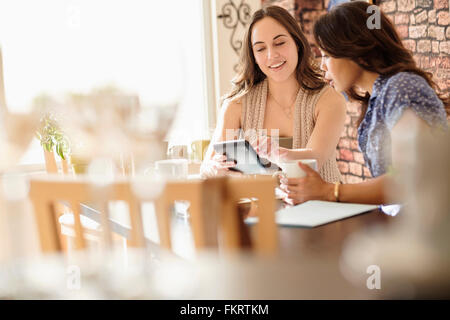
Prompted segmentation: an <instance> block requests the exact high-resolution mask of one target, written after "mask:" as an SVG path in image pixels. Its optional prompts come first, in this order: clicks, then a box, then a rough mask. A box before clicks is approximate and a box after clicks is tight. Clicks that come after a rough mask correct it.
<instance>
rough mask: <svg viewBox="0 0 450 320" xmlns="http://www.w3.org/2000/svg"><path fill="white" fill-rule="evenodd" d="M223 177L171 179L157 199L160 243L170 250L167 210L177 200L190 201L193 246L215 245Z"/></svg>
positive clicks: (198, 247) (223, 186) (221, 201)
mask: <svg viewBox="0 0 450 320" xmlns="http://www.w3.org/2000/svg"><path fill="white" fill-rule="evenodd" d="M225 182H226V177H217V178H211V179H206V180H203V179H195V180H185V181H172V182H168V183H166V186H165V189H164V192H163V193H162V195H161V196H160V197H159V198H158V199H157V200H156V213H157V215H158V224H159V226H158V227H159V230H160V239H161V245H162V246H163V247H164V248H166V249H171V247H172V243H171V234H170V217H171V215H170V212H171V208H172V205H173V204H174V202H175V201H177V200H186V201H189V203H190V206H189V214H190V220H191V227H192V234H193V238H194V245H195V248H196V249H206V248H211V247H217V224H218V216H219V214H220V212H221V210H222V209H223V203H224V193H225V190H224V188H225ZM161 231H163V232H161Z"/></svg>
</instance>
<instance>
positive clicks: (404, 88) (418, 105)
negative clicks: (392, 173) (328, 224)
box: [358, 72, 447, 177]
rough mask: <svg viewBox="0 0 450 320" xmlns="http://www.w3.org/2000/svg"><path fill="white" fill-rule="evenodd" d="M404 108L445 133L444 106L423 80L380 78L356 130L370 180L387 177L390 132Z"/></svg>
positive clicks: (403, 76) (398, 76)
mask: <svg viewBox="0 0 450 320" xmlns="http://www.w3.org/2000/svg"><path fill="white" fill-rule="evenodd" d="M405 108H411V110H413V111H414V112H415V113H416V115H417V116H419V117H420V118H422V119H423V120H424V121H426V122H427V123H428V124H429V125H430V126H433V127H436V126H441V127H443V128H445V129H447V118H446V113H445V109H444V105H443V103H442V101H441V100H440V99H439V98H438V96H437V95H436V93H435V92H434V90H433V89H432V88H431V87H430V86H429V85H428V83H427V82H426V80H425V79H424V78H422V77H421V76H419V75H417V74H415V73H411V72H400V73H397V74H395V75H393V76H391V77H386V76H379V77H378V78H377V79H376V80H375V83H374V84H373V89H372V95H371V96H370V100H369V104H368V107H367V111H366V115H365V116H364V119H363V121H362V122H361V124H360V126H359V128H358V142H359V148H360V149H361V151H362V153H363V155H364V160H365V162H366V165H367V166H368V167H369V170H370V172H371V174H372V176H373V177H378V176H380V175H382V174H384V173H386V172H387V170H388V168H389V166H390V165H391V163H392V155H391V130H392V128H393V127H394V126H395V124H396V123H397V121H398V120H399V119H400V117H401V115H402V113H403V111H404V110H405Z"/></svg>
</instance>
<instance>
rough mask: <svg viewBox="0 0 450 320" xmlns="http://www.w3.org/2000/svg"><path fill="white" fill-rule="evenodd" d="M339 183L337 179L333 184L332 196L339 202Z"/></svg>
mask: <svg viewBox="0 0 450 320" xmlns="http://www.w3.org/2000/svg"><path fill="white" fill-rule="evenodd" d="M340 184H341V183H340V182H339V181H338V182H336V183H335V184H334V198H335V199H336V202H339V185H340Z"/></svg>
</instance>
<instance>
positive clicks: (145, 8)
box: [0, 0, 215, 163]
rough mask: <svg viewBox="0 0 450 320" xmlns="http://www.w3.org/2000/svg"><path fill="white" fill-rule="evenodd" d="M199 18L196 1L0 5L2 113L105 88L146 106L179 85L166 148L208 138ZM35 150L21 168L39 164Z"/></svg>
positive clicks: (53, 0) (44, 0) (56, 0)
mask: <svg viewBox="0 0 450 320" xmlns="http://www.w3.org/2000/svg"><path fill="white" fill-rule="evenodd" d="M202 14H203V12H202V0H189V1H185V0H171V1H149V0H131V1H130V0H127V1H125V0H117V1H110V0H90V1H87V0H86V1H81V0H79V1H74V0H72V1H62V0H40V1H34V0H28V1H27V0H16V1H5V2H1V3H0V44H1V47H2V52H3V65H4V80H5V91H6V99H7V104H8V107H9V109H10V111H12V112H26V111H29V110H30V107H31V103H32V101H33V98H34V97H36V96H38V95H40V94H42V93H46V94H49V95H51V96H59V95H63V94H65V93H67V92H79V93H87V92H89V91H90V90H92V89H93V88H98V87H102V86H106V85H114V86H116V87H118V88H119V89H121V90H124V91H125V92H129V93H130V94H137V95H138V96H139V98H140V101H141V104H145V103H150V102H154V101H155V99H156V100H157V99H164V98H165V97H167V98H169V97H171V96H173V95H174V94H176V93H177V88H176V86H177V83H180V82H181V81H180V77H181V78H182V79H184V81H182V82H181V83H182V84H183V87H184V90H183V92H184V95H183V97H184V98H183V100H182V102H181V104H180V106H179V109H178V112H177V116H176V119H175V122H174V126H173V128H172V131H171V133H170V134H169V138H170V141H171V143H177V144H178V143H185V144H187V143H189V142H190V141H192V140H196V139H203V138H209V128H208V106H207V103H206V101H207V98H206V92H205V89H204V88H205V83H206V79H205V74H206V73H205V62H204V61H205V59H204V45H203V43H204V37H203V30H202V28H203V21H204V19H203V16H202ZM180 70H182V71H181V73H180ZM211 108H215V106H211ZM34 148H35V150H34V152H31V151H30V152H29V153H28V155H26V156H25V158H24V159H23V160H22V162H25V163H30V162H42V161H43V158H42V153H41V152H40V150H39V149H36V148H38V143H36V145H35V146H34ZM37 157H38V159H37Z"/></svg>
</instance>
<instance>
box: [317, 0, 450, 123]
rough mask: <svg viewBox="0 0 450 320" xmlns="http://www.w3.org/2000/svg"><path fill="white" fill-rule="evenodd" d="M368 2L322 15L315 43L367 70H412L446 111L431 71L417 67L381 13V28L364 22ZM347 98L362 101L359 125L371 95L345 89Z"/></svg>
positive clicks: (386, 72) (389, 72) (446, 102)
mask: <svg viewBox="0 0 450 320" xmlns="http://www.w3.org/2000/svg"><path fill="white" fill-rule="evenodd" d="M369 6H370V4H369V3H367V2H364V1H354V2H348V3H343V4H340V5H337V6H336V7H334V8H333V9H332V10H331V11H330V12H328V13H327V14H325V15H323V16H321V17H320V18H319V19H318V20H317V22H316V23H315V25H314V31H313V32H314V39H315V41H316V43H317V45H318V46H319V47H320V48H321V49H322V50H324V51H326V52H327V53H328V54H329V55H330V56H332V57H334V58H348V59H350V60H352V61H353V62H355V63H356V64H358V65H359V66H360V67H361V68H363V69H364V70H367V71H371V72H375V73H378V74H381V75H383V76H391V75H394V74H396V73H399V72H405V71H406V72H413V73H415V74H417V75H419V76H421V77H423V78H424V79H425V80H426V81H427V82H428V84H429V85H430V86H431V87H432V88H433V89H434V90H435V92H436V94H437V95H438V96H439V98H440V99H441V100H442V102H443V103H444V107H445V109H446V112H447V115H448V114H449V97H448V94H446V95H444V92H441V90H440V89H439V87H438V86H437V85H436V83H435V82H434V81H433V79H432V76H433V75H432V73H430V72H426V71H424V70H422V69H420V68H418V67H417V65H416V62H415V61H414V58H413V56H412V54H411V52H410V51H409V50H407V49H406V48H405V47H404V46H403V43H402V41H401V39H400V37H399V35H398V34H397V32H396V30H395V27H394V25H393V24H392V22H391V21H390V20H389V19H388V18H387V17H386V15H385V14H384V13H383V12H381V10H379V12H380V22H381V28H379V29H377V28H374V29H369V28H368V27H367V24H366V22H367V21H368V18H369V17H370V15H369V13H367V8H368V7H369ZM347 94H348V95H349V96H350V98H352V99H354V100H358V101H360V102H361V103H362V112H361V115H360V117H359V119H358V122H357V124H358V125H359V124H360V123H361V121H362V119H363V118H364V116H365V113H366V111H367V106H368V102H369V98H370V95H369V93H368V92H366V93H365V94H364V95H361V94H360V93H357V92H356V89H355V88H351V89H350V90H348V92H347Z"/></svg>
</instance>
